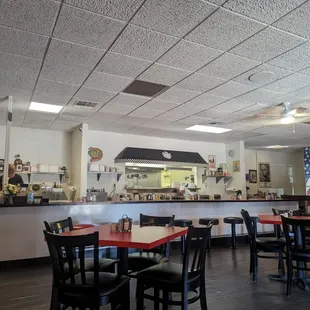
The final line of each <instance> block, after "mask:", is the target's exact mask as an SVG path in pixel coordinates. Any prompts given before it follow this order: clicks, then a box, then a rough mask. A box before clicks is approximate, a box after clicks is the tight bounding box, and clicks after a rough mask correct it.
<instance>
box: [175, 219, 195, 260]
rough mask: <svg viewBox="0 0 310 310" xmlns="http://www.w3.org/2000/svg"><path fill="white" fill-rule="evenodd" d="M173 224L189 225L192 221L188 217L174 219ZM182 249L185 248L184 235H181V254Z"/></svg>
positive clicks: (182, 252)
mask: <svg viewBox="0 0 310 310" xmlns="http://www.w3.org/2000/svg"><path fill="white" fill-rule="evenodd" d="M173 225H174V226H176V227H190V226H192V225H193V221H192V220H189V219H177V220H174V223H173ZM184 249H185V236H181V254H182V255H183V254H184Z"/></svg>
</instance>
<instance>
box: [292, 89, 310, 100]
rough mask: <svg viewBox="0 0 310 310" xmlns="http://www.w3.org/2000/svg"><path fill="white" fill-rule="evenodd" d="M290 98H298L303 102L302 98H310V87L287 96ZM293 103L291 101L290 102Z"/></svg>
mask: <svg viewBox="0 0 310 310" xmlns="http://www.w3.org/2000/svg"><path fill="white" fill-rule="evenodd" d="M287 95H288V96H289V95H291V96H297V97H298V98H299V100H300V101H301V100H302V98H310V86H307V87H304V88H301V89H298V90H295V91H294V92H292V93H289V94H287ZM288 101H290V102H291V100H288Z"/></svg>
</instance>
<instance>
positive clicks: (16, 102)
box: [0, 85, 31, 115]
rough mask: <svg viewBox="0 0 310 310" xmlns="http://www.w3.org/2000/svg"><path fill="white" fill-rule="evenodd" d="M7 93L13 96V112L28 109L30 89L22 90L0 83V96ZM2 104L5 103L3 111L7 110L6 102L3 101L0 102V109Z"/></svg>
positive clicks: (2, 96) (4, 95)
mask: <svg viewBox="0 0 310 310" xmlns="http://www.w3.org/2000/svg"><path fill="white" fill-rule="evenodd" d="M8 95H11V96H13V112H16V111H25V110H28V108H29V103H30V98H31V91H30V90H23V89H20V88H13V87H4V86H3V85H1V86H0V98H4V97H6V96H8ZM3 105H5V108H4V109H5V111H7V102H4V101H2V102H1V103H0V110H1V107H3ZM0 114H1V113H0ZM14 115H15V113H14Z"/></svg>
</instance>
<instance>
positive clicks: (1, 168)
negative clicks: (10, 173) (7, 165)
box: [0, 159, 4, 173]
mask: <svg viewBox="0 0 310 310" xmlns="http://www.w3.org/2000/svg"><path fill="white" fill-rule="evenodd" d="M3 171H4V159H0V173H3Z"/></svg>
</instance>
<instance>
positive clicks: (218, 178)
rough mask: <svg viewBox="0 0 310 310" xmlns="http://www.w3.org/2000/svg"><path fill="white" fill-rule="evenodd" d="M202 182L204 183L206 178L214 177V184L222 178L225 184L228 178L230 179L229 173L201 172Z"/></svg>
mask: <svg viewBox="0 0 310 310" xmlns="http://www.w3.org/2000/svg"><path fill="white" fill-rule="evenodd" d="M201 177H202V182H203V183H204V182H205V181H206V179H208V178H215V180H216V184H217V183H218V182H220V181H221V180H222V179H224V184H226V183H227V182H228V181H229V180H231V179H232V176H231V175H205V174H203V175H202V176H201Z"/></svg>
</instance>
